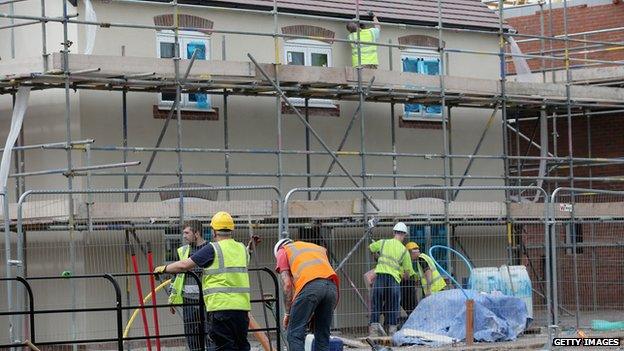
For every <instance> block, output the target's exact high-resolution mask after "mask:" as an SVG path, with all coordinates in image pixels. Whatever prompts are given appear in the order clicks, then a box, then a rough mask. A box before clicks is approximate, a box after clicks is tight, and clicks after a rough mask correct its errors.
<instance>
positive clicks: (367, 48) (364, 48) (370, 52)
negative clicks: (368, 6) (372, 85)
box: [347, 12, 381, 69]
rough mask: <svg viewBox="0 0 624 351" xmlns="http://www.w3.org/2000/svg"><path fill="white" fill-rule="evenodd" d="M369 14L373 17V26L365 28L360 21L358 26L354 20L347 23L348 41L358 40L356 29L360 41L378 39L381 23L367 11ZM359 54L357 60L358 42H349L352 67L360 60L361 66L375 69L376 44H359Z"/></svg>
mask: <svg viewBox="0 0 624 351" xmlns="http://www.w3.org/2000/svg"><path fill="white" fill-rule="evenodd" d="M369 14H370V15H371V16H372V17H373V28H366V26H365V25H364V24H363V23H360V25H359V26H358V24H357V22H355V21H351V22H349V23H347V30H348V31H349V36H348V39H349V40H350V41H357V40H358V31H359V32H360V42H369V43H376V42H377V41H379V35H380V33H381V25H380V24H379V20H378V19H377V16H375V14H374V13H372V12H369ZM360 54H361V56H362V58H361V59H360V60H358V44H357V43H351V62H352V65H353V67H358V66H359V64H358V63H359V62H361V64H362V67H363V68H373V69H376V68H377V67H378V66H379V58H378V57H377V45H370V44H360Z"/></svg>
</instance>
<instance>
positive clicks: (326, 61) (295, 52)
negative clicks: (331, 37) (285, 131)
mask: <svg viewBox="0 0 624 351" xmlns="http://www.w3.org/2000/svg"><path fill="white" fill-rule="evenodd" d="M284 55H285V57H284V61H285V62H286V64H288V65H299V66H316V67H331V66H332V64H331V63H332V53H331V46H330V45H329V44H327V43H323V42H321V41H316V40H303V39H300V40H293V41H289V42H287V43H286V44H284ZM289 100H290V102H291V103H292V104H293V105H295V106H305V99H303V98H290V99H289ZM308 104H309V106H310V107H328V108H334V107H336V106H335V105H334V104H333V102H332V101H331V100H327V99H310V101H309V102H308Z"/></svg>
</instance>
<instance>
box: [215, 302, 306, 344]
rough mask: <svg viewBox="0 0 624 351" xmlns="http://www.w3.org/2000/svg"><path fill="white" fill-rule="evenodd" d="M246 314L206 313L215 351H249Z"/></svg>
mask: <svg viewBox="0 0 624 351" xmlns="http://www.w3.org/2000/svg"><path fill="white" fill-rule="evenodd" d="M248 313H249V312H247V311H215V312H208V320H209V321H210V322H209V324H210V329H209V333H208V335H209V336H210V339H212V342H213V343H214V347H215V348H214V350H215V351H249V349H250V346H249V342H248V341H247V332H248V331H249V315H248ZM302 350H303V349H302Z"/></svg>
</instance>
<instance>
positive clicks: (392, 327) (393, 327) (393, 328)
mask: <svg viewBox="0 0 624 351" xmlns="http://www.w3.org/2000/svg"><path fill="white" fill-rule="evenodd" d="M396 332H397V326H396V325H389V326H388V335H390V336H393V335H394V333H396Z"/></svg>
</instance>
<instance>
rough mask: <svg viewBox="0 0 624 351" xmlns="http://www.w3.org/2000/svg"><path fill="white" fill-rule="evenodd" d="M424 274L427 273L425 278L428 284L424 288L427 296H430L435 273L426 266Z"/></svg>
mask: <svg viewBox="0 0 624 351" xmlns="http://www.w3.org/2000/svg"><path fill="white" fill-rule="evenodd" d="M423 274H424V275H425V280H426V281H427V286H424V287H423V290H425V296H429V295H431V281H432V280H433V274H432V273H431V269H429V268H425V271H424V272H423Z"/></svg>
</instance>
